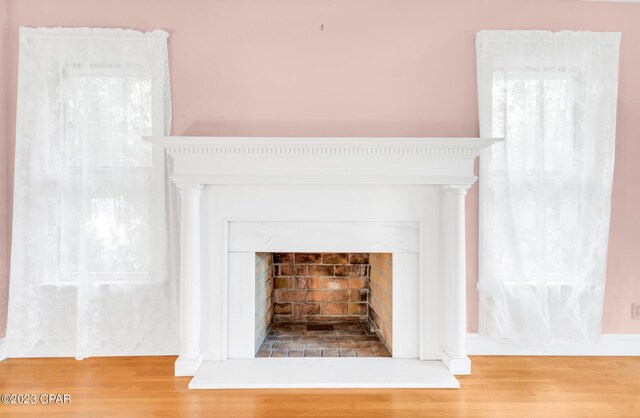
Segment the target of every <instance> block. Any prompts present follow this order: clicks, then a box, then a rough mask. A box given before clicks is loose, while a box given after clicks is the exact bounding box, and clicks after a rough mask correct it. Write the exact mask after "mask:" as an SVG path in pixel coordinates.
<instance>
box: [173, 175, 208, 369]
mask: <svg viewBox="0 0 640 418" xmlns="http://www.w3.org/2000/svg"><path fill="white" fill-rule="evenodd" d="M177 186H178V190H179V191H180V197H181V223H180V353H179V356H178V359H177V360H176V363H175V375H176V376H193V375H194V374H195V373H196V371H197V370H198V368H199V367H200V365H201V364H202V351H201V349H200V320H201V318H200V315H201V312H200V297H201V295H200V282H201V279H202V278H201V276H200V194H201V192H202V188H203V186H202V185H201V184H178V185H177Z"/></svg>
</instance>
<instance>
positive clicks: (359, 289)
mask: <svg viewBox="0 0 640 418" xmlns="http://www.w3.org/2000/svg"><path fill="white" fill-rule="evenodd" d="M273 262H274V290H273V298H272V299H273V304H274V305H273V308H274V309H273V311H274V315H273V320H274V322H283V321H284V322H307V321H337V320H338V321H339V320H346V319H361V320H366V319H367V317H368V314H369V310H368V301H369V254H355V253H352V254H348V253H274V254H273Z"/></svg>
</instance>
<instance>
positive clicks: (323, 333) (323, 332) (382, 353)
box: [256, 322, 391, 357]
mask: <svg viewBox="0 0 640 418" xmlns="http://www.w3.org/2000/svg"><path fill="white" fill-rule="evenodd" d="M327 325H329V326H330V328H332V329H329V330H327V329H319V328H325V327H327ZM256 357H391V354H390V353H389V351H388V350H387V349H386V347H385V346H384V344H383V343H382V341H380V339H379V338H378V336H377V335H376V334H375V333H374V332H372V331H371V330H370V329H369V326H368V324H367V323H366V322H348V323H344V322H340V323H326V322H322V323H307V324H300V323H284V322H279V323H273V324H271V326H270V327H269V331H268V332H267V336H266V337H265V339H264V342H263V343H262V345H261V346H260V349H259V350H258V352H257V353H256Z"/></svg>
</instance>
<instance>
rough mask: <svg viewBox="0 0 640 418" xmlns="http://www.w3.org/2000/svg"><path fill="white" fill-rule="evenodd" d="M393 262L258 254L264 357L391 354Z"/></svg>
mask: <svg viewBox="0 0 640 418" xmlns="http://www.w3.org/2000/svg"><path fill="white" fill-rule="evenodd" d="M392 257H393V256H392V254H389V253H257V254H256V286H255V293H256V304H255V306H256V318H255V324H256V328H255V330H256V331H255V338H256V346H255V347H256V357H391V352H392V350H393V348H392V345H391V342H392V300H391V295H392V289H393V287H392Z"/></svg>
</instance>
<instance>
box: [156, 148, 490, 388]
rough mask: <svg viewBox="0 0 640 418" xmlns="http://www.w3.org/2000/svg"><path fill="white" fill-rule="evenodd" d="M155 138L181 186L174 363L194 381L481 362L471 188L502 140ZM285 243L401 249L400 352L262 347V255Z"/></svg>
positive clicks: (344, 379)
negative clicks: (274, 354)
mask: <svg viewBox="0 0 640 418" xmlns="http://www.w3.org/2000/svg"><path fill="white" fill-rule="evenodd" d="M147 139H148V140H150V141H152V142H153V144H154V147H156V148H157V149H158V150H159V149H163V150H164V152H165V155H166V156H167V157H168V164H169V167H170V168H171V175H170V178H171V181H172V182H174V183H175V184H176V185H177V187H178V189H179V191H180V195H181V206H182V207H181V211H180V213H181V255H180V260H181V270H180V353H179V354H180V355H179V357H178V360H177V361H176V375H195V378H194V379H193V381H192V383H191V384H190V387H193V388H233V387H372V386H375V387H451V386H452V383H451V382H452V381H451V380H446V379H445V380H443V381H442V382H440V383H438V379H437V378H436V377H434V376H440V374H441V373H442V370H446V368H448V369H449V373H450V374H449V376H451V374H468V373H470V370H471V364H470V361H469V359H468V357H467V355H466V349H465V336H466V295H465V292H466V291H465V286H466V276H465V235H464V199H465V194H466V190H467V188H468V187H470V186H471V185H472V184H473V183H474V182H475V181H476V179H477V178H476V176H475V175H474V173H473V168H474V159H475V158H476V157H477V156H478V155H479V153H480V151H481V150H482V149H483V148H485V147H488V146H490V145H491V144H493V143H495V142H497V141H499V140H498V139H492V138H266V137H265V138H240V137H238V138H223V137H151V138H147ZM345 231H347V232H345ZM280 251H289V252H296V251H298V252H303V251H317V252H338V251H341V252H391V253H393V256H394V266H393V269H394V270H393V277H394V278H393V282H394V284H393V286H394V290H393V318H394V319H393V328H394V338H393V347H394V349H393V354H394V358H393V359H378V360H376V359H368V360H366V361H364V360H365V359H361V360H359V359H350V360H349V359H341V362H340V359H339V360H338V363H336V359H322V358H320V359H290V360H288V359H278V361H277V362H275V361H274V360H275V359H256V358H253V351H252V349H253V344H252V341H253V340H252V336H253V335H252V334H251V333H252V332H253V327H252V326H253V323H252V322H251V321H252V319H251V317H252V316H253V314H254V308H255V306H254V305H253V301H252V300H251V297H253V296H254V295H251V297H249V293H251V291H252V290H253V288H252V287H251V286H252V285H253V280H252V278H251V275H252V274H253V273H252V272H253V265H252V260H253V256H254V254H255V252H280ZM396 260H397V262H396ZM396 331H397V332H396ZM214 360H217V361H214ZM203 361H204V364H203ZM220 361H222V362H220ZM372 362H373V363H372ZM412 362H415V363H412ZM429 362H434V363H429ZM336 364H340V367H337V366H336ZM443 364H444V366H446V368H444V366H442V365H443ZM376 365H377V366H378V367H380V369H379V370H385V372H384V373H382V375H376V377H375V378H374V377H373V376H372V375H371V370H372V367H373V370H375V368H376ZM274 367H276V368H277V370H280V371H281V373H279V374H278V373H276V374H278V375H279V376H278V377H277V378H270V377H268V378H267V377H265V376H270V375H274V373H272V372H269V371H270V370H273V369H274ZM305 367H307V368H308V369H309V371H310V372H309V373H304V370H303V369H304V368H305ZM325 367H326V368H329V369H335V370H334V372H333V373H325V374H323V373H317V370H319V368H325ZM425 367H426V368H429V367H431V369H430V370H433V375H432V376H431V377H428V376H429V373H428V372H425ZM233 370H236V371H240V370H242V371H243V376H244V375H248V376H254V378H255V379H256V380H255V381H252V380H251V379H252V378H251V377H248V378H247V379H248V380H244V381H238V375H237V373H234V372H233ZM247 370H249V371H253V372H252V373H246V371H247ZM313 370H315V371H316V372H315V373H311V371H313ZM287 371H288V372H287ZM412 371H413V372H412ZM341 373H343V374H342V375H341ZM411 373H413V375H411ZM258 376H260V378H258ZM299 376H304V379H306V380H304V379H303V380H298V379H299ZM309 376H316V377H315V378H313V377H312V378H311V380H309ZM349 376H351V377H349ZM353 376H360V377H359V378H360V380H358V377H356V378H353ZM385 376H388V377H385ZM451 378H453V377H452V376H451ZM274 379H275V380H274ZM314 379H315V380H314ZM327 379H328V380H327ZM350 379H351V380H350ZM353 379H355V380H353ZM367 379H368V380H367ZM371 379H373V381H372V380H371ZM454 381H455V379H454ZM456 384H457V382H456Z"/></svg>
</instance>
